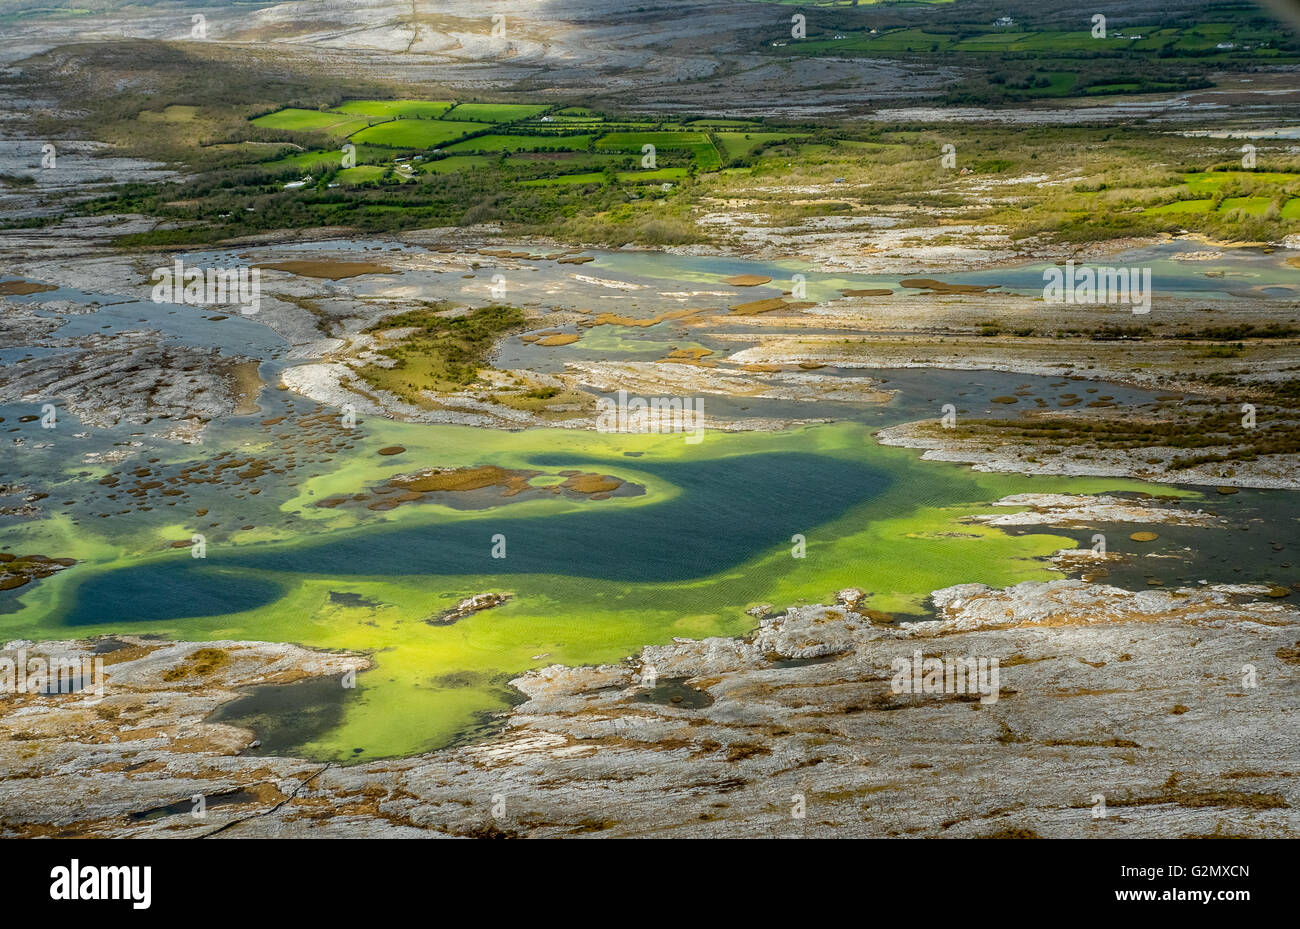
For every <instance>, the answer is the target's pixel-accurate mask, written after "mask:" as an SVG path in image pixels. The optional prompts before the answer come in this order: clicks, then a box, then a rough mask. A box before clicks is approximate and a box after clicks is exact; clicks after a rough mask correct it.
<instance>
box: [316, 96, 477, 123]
mask: <svg viewBox="0 0 1300 929" xmlns="http://www.w3.org/2000/svg"><path fill="white" fill-rule="evenodd" d="M453 105H454V104H453V103H452V102H451V101H450V100H349V101H348V102H347V103H345V104H343V105H342V106H336V107H335V108H334V112H335V113H355V114H358V115H361V116H379V117H384V118H388V119H396V118H398V117H403V116H405V117H416V118H420V119H437V118H438V117H440V116H442V115H443V114H444V113H446V112H447V111H448V110H450V109H451V108H452V106H453Z"/></svg>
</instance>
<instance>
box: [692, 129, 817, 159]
mask: <svg viewBox="0 0 1300 929" xmlns="http://www.w3.org/2000/svg"><path fill="white" fill-rule="evenodd" d="M798 137H799V136H798V135H797V134H796V133H792V132H719V133H717V134H715V135H714V136H713V139H714V141H716V142H717V143H718V149H719V151H721V152H722V157H723V158H724V159H726V160H728V161H729V160H731V159H733V158H743V157H745V156H746V155H748V154H749V153H750V152H752V151H753V150H754V149H756V148H758V147H759V146H760V145H763V144H765V143H767V142H783V141H785V140H786V139H795V138H798Z"/></svg>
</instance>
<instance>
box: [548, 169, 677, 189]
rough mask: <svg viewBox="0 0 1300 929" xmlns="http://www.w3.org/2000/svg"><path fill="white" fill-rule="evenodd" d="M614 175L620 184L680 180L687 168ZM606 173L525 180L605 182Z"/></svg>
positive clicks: (619, 172) (572, 182)
mask: <svg viewBox="0 0 1300 929" xmlns="http://www.w3.org/2000/svg"><path fill="white" fill-rule="evenodd" d="M614 176H615V177H616V178H617V179H618V182H619V183H620V184H658V183H662V182H664V181H679V180H681V179H682V178H684V177H685V176H686V169H685V168H659V169H657V170H654V171H616V172H615V173H614ZM604 182H605V174H604V172H602V171H588V172H586V173H583V174H562V175H560V176H559V177H542V178H538V179H537V180H533V181H524V182H523V183H524V185H525V186H529V187H552V186H555V185H557V184H603V183H604Z"/></svg>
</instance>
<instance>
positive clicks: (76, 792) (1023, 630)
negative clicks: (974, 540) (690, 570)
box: [0, 580, 1300, 837]
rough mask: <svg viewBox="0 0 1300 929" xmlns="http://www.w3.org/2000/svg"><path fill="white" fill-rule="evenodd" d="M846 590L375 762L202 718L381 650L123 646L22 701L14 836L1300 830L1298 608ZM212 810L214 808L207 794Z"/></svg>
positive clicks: (1234, 601) (1090, 596) (1232, 598)
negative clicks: (878, 607)
mask: <svg viewBox="0 0 1300 929" xmlns="http://www.w3.org/2000/svg"><path fill="white" fill-rule="evenodd" d="M847 593H852V594H853V595H854V596H851V597H848V598H841V602H838V603H835V604H831V605H818V606H806V607H799V608H795V609H791V610H788V611H786V612H784V613H780V614H778V615H769V616H765V617H764V618H763V619H761V620H760V621H759V626H758V628H757V630H756V631H755V633H754V635H753V636H751V637H749V638H747V639H744V640H739V639H721V638H714V639H705V640H702V641H693V640H676V641H674V642H672V643H671V644H668V645H660V646H651V647H648V648H645V649H644V650H642V652H641V653H640V654H639V655H637V656H635V657H634V658H631V659H629V660H628V661H627V662H625V663H623V664H621V665H616V666H604V667H593V668H565V667H560V666H552V667H548V668H543V669H540V670H537V671H533V672H530V673H528V674H526V675H524V676H522V677H521V678H519V679H518V680H516V681H515V682H514V685H515V687H516V688H517V689H518V690H519V691H521V692H522V693H523V694H524V696H525V697H526V698H527V700H526V702H524V703H523V704H521V705H520V706H517V707H515V708H514V709H513V710H512V711H510V712H509V713H508V714H505V718H504V721H503V728H502V730H501V732H500V733H499V734H498V735H496V736H494V737H491V738H489V739H487V740H484V741H480V742H476V743H472V744H469V745H465V746H461V747H457V748H452V749H447V750H443V751H439V752H434V753H430V754H426V755H422V756H417V757H412V758H404V759H389V760H380V761H373V762H369V763H364V764H357V765H351V766H339V765H334V764H324V763H321V762H314V761H308V760H304V759H295V758H277V757H266V756H263V757H255V756H251V755H248V754H240V753H241V752H245V751H246V750H247V749H248V748H249V746H250V745H251V743H252V742H253V740H254V739H255V735H254V734H253V733H250V732H247V731H245V730H241V729H238V728H235V727H232V726H228V725H224V724H212V723H205V722H202V719H203V718H204V717H205V716H206V715H207V714H208V713H209V712H210V711H211V710H212V709H213V708H214V707H216V706H217V705H219V704H221V703H223V702H225V701H227V700H229V699H231V698H232V697H233V695H234V688H236V687H239V686H242V685H245V684H249V683H267V682H285V681H288V680H293V679H302V678H305V677H308V676H316V675H326V674H337V673H341V672H344V671H346V670H348V669H356V668H360V667H363V666H365V664H366V660H365V659H364V658H360V657H356V656H346V655H331V654H326V653H320V652H314V651H309V650H306V649H302V648H298V647H297V646H291V645H274V644H267V643H231V642H221V643H209V644H207V645H196V644H191V643H163V642H161V641H159V640H151V639H143V638H136V637H130V636H123V637H118V639H117V640H116V646H117V647H115V650H113V651H110V652H108V653H107V654H106V655H105V656H104V657H105V658H106V659H112V663H111V664H108V666H107V667H106V669H105V670H106V671H107V672H108V686H107V688H106V692H105V696H104V698H103V699H102V700H101V701H99V702H97V703H96V702H93V701H92V699H90V698H87V697H85V696H84V695H77V694H72V695H63V696H57V697H50V696H31V695H29V696H23V697H12V696H11V697H9V698H8V699H6V700H4V701H3V702H2V703H0V714H2V715H0V733H2V736H0V759H2V768H0V769H2V770H3V771H4V772H5V774H4V777H3V779H2V780H0V821H2V822H3V834H5V835H110V836H123V835H139V836H180V835H189V836H199V835H218V836H222V837H227V836H251V835H283V836H334V835H339V836H342V835H347V836H429V837H439V836H482V835H505V836H521V837H524V836H559V835H612V836H640V835H655V836H667V835H673V836H803V835H819V836H901V835H912V836H998V835H1008V836H1020V835H1041V836H1058V837H1066V836H1077V837H1109V836H1215V835H1218V836H1223V835H1242V836H1278V837H1280V836H1286V837H1295V836H1297V835H1298V834H1300V818H1298V817H1297V815H1296V812H1295V808H1296V804H1297V802H1300V796H1297V792H1296V777H1297V773H1300V758H1297V756H1296V752H1295V745H1296V743H1297V737H1298V736H1300V725H1298V724H1297V722H1296V720H1297V718H1300V717H1297V710H1298V709H1300V688H1297V686H1296V684H1297V681H1298V679H1300V673H1298V668H1300V613H1297V611H1296V610H1295V609H1294V607H1292V606H1290V605H1289V604H1287V603H1286V602H1279V601H1264V600H1260V599H1256V597H1257V595H1258V594H1259V593H1260V591H1257V590H1255V589H1253V588H1248V587H1211V588H1201V589H1198V590H1153V591H1143V592H1140V593H1136V594H1135V593H1130V592H1127V591H1123V590H1120V589H1119V588H1112V587H1105V586H1100V585H1095V584H1087V583H1084V582H1082V581H1068V580H1067V581H1052V582H1045V583H1024V584H1020V585H1017V586H1015V587H1012V588H1008V589H1005V590H995V589H992V588H988V587H985V586H983V585H976V584H966V585H960V586H958V587H954V588H947V589H945V590H941V591H936V592H935V594H934V597H933V600H934V604H935V607H936V615H937V618H936V619H935V620H933V621H927V622H917V623H909V624H888V623H882V622H880V621H877V620H873V619H872V618H871V617H869V616H866V615H863V614H861V613H859V612H857V611H856V610H854V609H852V608H850V606H851V605H856V603H857V601H858V600H859V599H860V595H861V592H860V591H848V592H847ZM100 641H101V642H102V640H100ZM23 644H24V643H10V645H9V646H7V647H6V651H4V652H3V653H0V657H12V656H13V655H14V654H15V651H14V650H15V649H16V648H17V647H19V646H21V645H23ZM95 644H96V643H95V642H64V643H45V644H42V645H40V646H29V651H37V650H39V651H42V652H60V651H61V652H63V653H66V654H69V655H80V654H83V653H85V652H87V651H88V650H89V649H90V648H93V647H94V646H95ZM101 647H102V646H101ZM205 650H207V651H206V652H205ZM918 650H919V651H921V652H922V654H923V656H924V657H925V658H939V659H953V658H957V657H979V658H985V659H993V658H996V659H998V661H999V663H1000V674H999V679H998V687H997V699H996V700H995V701H993V702H986V703H981V702H980V699H979V695H978V694H974V693H954V692H947V693H945V692H930V693H898V692H895V688H894V687H893V686H892V680H893V675H894V671H893V670H892V665H893V662H894V661H895V660H896V659H907V660H911V659H912V657H913V656H914V654H915V653H916V651H918ZM213 652H216V653H221V654H224V655H225V656H226V658H225V659H224V660H223V659H220V658H214V657H213V655H212V653H213ZM114 656H116V657H114ZM196 656H197V657H196ZM381 663H382V660H381ZM362 682H364V676H363V677H362ZM198 793H202V794H204V795H205V796H206V797H208V800H207V812H206V815H205V817H204V818H202V819H199V818H196V817H194V816H192V815H190V814H189V809H190V807H189V805H188V803H187V802H186V801H188V799H189V798H191V797H192V796H193V795H195V794H198ZM1098 795H1100V796H1101V797H1103V798H1104V810H1105V815H1104V816H1098V815H1096V813H1097V811H1098V810H1099V809H1100V808H1099V806H1098V801H1097V800H1096V797H1097V796H1098ZM217 797H224V798H225V799H224V800H217V799H214V798H217ZM173 804H180V808H181V809H182V812H168V810H173V811H174V810H176V809H177V808H176V807H174V806H170V805H173ZM800 808H803V809H804V810H805V815H804V816H802V817H800V816H798V815H795V814H796V813H797V812H798V810H799V809H800ZM159 811H162V812H159Z"/></svg>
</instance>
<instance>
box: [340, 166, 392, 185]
mask: <svg viewBox="0 0 1300 929" xmlns="http://www.w3.org/2000/svg"><path fill="white" fill-rule="evenodd" d="M387 171H388V168H386V167H384V166H383V165H357V166H356V167H355V168H344V169H343V170H342V171H340V172H339V173H338V174H336V175H335V176H334V180H336V181H337V182H338V183H340V184H346V185H349V186H351V185H354V184H366V183H369V182H370V181H377V180H379V179H380V178H382V177H383V176H384V174H385V173H386V172H387Z"/></svg>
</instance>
